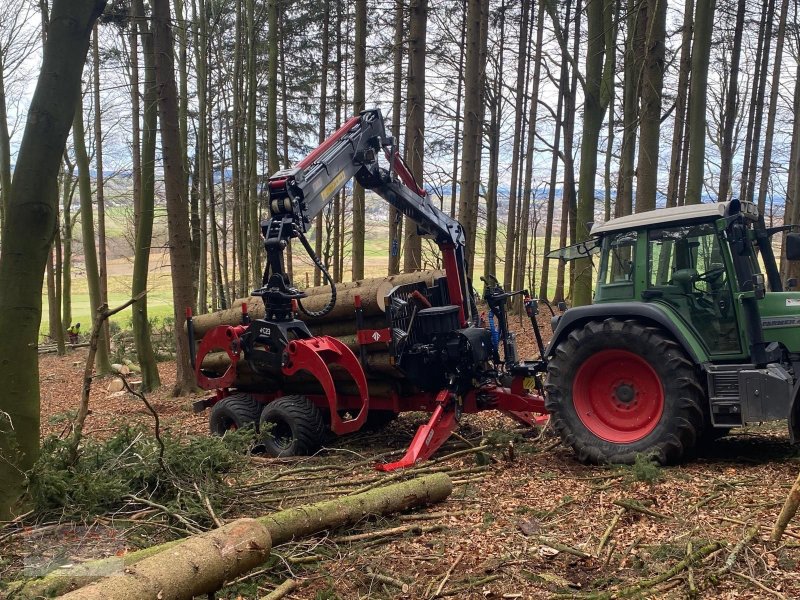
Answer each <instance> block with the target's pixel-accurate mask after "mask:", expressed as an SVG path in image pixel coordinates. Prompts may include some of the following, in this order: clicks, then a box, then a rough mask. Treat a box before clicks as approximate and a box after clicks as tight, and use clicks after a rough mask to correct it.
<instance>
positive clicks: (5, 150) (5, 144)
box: [0, 53, 11, 234]
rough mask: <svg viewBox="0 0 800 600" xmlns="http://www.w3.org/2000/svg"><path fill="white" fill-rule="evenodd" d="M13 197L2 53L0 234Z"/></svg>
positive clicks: (0, 62) (0, 82) (0, 96)
mask: <svg viewBox="0 0 800 600" xmlns="http://www.w3.org/2000/svg"><path fill="white" fill-rule="evenodd" d="M10 197H11V139H10V137H9V133H8V114H7V112H6V88H5V76H4V74H3V56H2V53H0V234H2V233H3V224H4V223H5V215H6V211H7V210H8V203H9V201H10Z"/></svg>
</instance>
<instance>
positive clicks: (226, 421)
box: [208, 394, 264, 435]
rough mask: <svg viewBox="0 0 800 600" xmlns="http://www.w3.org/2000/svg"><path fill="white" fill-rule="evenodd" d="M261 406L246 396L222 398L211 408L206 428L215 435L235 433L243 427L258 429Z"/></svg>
mask: <svg viewBox="0 0 800 600" xmlns="http://www.w3.org/2000/svg"><path fill="white" fill-rule="evenodd" d="M263 407H264V405H263V404H261V403H260V402H257V401H256V400H254V399H253V398H252V396H249V395H248V394H233V395H231V396H228V397H227V398H223V399H222V400H220V401H219V402H217V403H216V404H215V405H214V406H213V407H212V408H211V414H210V415H209V418H208V427H209V429H210V430H211V433H213V434H215V435H224V434H225V432H226V431H236V430H237V429H243V428H244V427H250V426H252V427H253V428H254V429H257V428H258V417H259V415H260V414H261V409H262V408H263Z"/></svg>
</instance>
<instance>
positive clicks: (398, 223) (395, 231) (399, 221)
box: [388, 0, 461, 275]
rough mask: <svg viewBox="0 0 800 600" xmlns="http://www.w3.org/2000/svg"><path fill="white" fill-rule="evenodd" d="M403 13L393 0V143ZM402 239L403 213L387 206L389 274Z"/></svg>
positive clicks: (397, 131) (398, 99)
mask: <svg viewBox="0 0 800 600" xmlns="http://www.w3.org/2000/svg"><path fill="white" fill-rule="evenodd" d="M403 15H404V11H403V0H395V7H394V40H393V43H392V73H393V85H392V136H393V137H394V139H395V143H397V141H398V140H399V139H400V114H401V110H402V102H403V33H404V26H405V19H404V17H403ZM460 85H461V80H460V78H459V86H460ZM459 89H460V87H459ZM457 122H458V119H457V118H456V123H457ZM456 154H457V152H456ZM454 160H455V159H454ZM402 239H403V214H402V213H401V212H399V211H398V210H397V209H396V208H395V207H394V206H389V269H388V274H389V275H394V274H395V273H399V272H400V252H401V245H402V244H401V240H402Z"/></svg>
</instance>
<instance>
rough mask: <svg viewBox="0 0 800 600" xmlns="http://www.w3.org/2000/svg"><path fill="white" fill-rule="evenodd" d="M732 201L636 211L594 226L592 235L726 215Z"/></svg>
mask: <svg viewBox="0 0 800 600" xmlns="http://www.w3.org/2000/svg"><path fill="white" fill-rule="evenodd" d="M729 204H730V202H713V203H708V204H690V205H686V206H675V207H672V208H658V209H656V210H649V211H647V212H643V213H636V214H633V215H627V216H624V217H618V218H616V219H610V220H608V221H606V222H605V223H600V224H597V225H594V226H592V232H591V234H592V235H596V234H599V233H608V232H609V231H620V230H623V229H639V228H641V227H648V226H650V225H658V224H667V223H670V224H671V223H683V222H686V221H702V220H706V219H709V218H710V217H717V218H719V217H724V216H725V215H726V211H727V210H728V205H729Z"/></svg>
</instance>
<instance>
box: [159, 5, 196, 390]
mask: <svg viewBox="0 0 800 600" xmlns="http://www.w3.org/2000/svg"><path fill="white" fill-rule="evenodd" d="M173 47H174V45H173V41H172V27H171V25H170V15H169V3H168V0H155V1H154V2H153V50H154V51H155V55H156V64H155V66H156V69H155V71H156V84H157V86H158V113H159V120H160V122H161V152H162V157H163V161H164V183H165V191H166V203H167V231H168V237H169V255H170V272H171V275H172V296H173V302H174V313H173V314H174V317H175V348H176V352H175V362H176V364H177V374H176V378H175V389H174V390H173V393H174V394H175V395H181V394H185V393H187V392H189V391H191V390H193V389H194V388H195V383H194V371H193V370H192V368H191V365H190V364H189V341H188V340H187V339H186V336H185V335H184V334H183V325H184V323H185V322H186V312H185V311H186V309H187V308H191V309H192V310H194V306H193V300H194V287H193V284H192V280H193V277H192V260H191V253H190V243H191V239H190V236H189V211H188V209H187V202H186V200H187V199H186V185H185V182H186V176H185V174H184V172H183V160H182V156H181V140H180V130H179V129H178V102H177V98H178V90H177V86H176V84H175V71H174V63H173V56H172V52H173Z"/></svg>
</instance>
